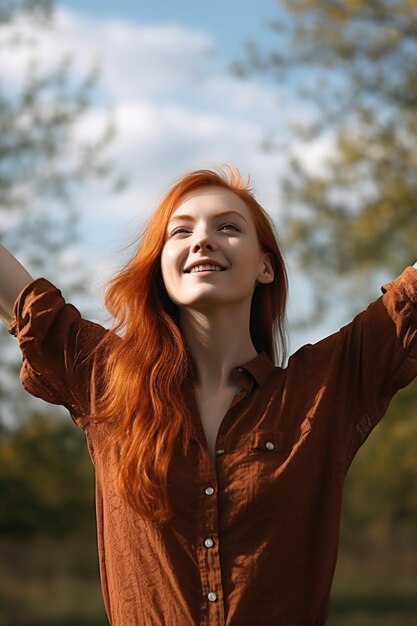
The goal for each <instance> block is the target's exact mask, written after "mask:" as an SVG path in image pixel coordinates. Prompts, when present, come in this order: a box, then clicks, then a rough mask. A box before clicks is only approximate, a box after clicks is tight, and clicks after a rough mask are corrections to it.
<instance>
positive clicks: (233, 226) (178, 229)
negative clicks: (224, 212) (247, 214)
mask: <svg viewBox="0 0 417 626" xmlns="http://www.w3.org/2000/svg"><path fill="white" fill-rule="evenodd" d="M226 226H231V227H232V228H234V229H235V230H237V231H239V229H238V227H237V226H235V225H234V224H223V225H222V226H220V228H226ZM186 230H187V229H186V228H184V226H178V228H175V229H174V230H173V231H172V233H171V235H176V234H178V233H179V232H181V231H186Z"/></svg>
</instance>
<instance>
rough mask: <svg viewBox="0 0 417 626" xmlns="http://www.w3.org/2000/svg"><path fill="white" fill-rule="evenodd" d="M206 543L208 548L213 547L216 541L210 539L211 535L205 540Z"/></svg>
mask: <svg viewBox="0 0 417 626" xmlns="http://www.w3.org/2000/svg"><path fill="white" fill-rule="evenodd" d="M204 545H205V546H206V548H211V547H212V546H214V541H213V539H210V537H208V538H207V539H206V540H205V541H204Z"/></svg>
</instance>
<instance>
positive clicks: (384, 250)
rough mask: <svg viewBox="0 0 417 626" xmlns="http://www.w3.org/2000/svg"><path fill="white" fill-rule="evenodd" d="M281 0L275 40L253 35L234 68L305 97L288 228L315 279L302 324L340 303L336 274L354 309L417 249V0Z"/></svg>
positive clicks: (288, 179) (294, 249)
mask: <svg viewBox="0 0 417 626" xmlns="http://www.w3.org/2000/svg"><path fill="white" fill-rule="evenodd" d="M277 4H278V5H279V10H278V19H275V20H271V21H270V22H269V28H271V29H272V30H273V31H274V32H275V33H276V37H277V45H276V48H274V50H272V51H269V52H264V51H261V50H260V48H259V46H258V45H257V44H256V42H254V41H250V42H248V43H247V44H246V52H247V56H246V58H245V60H242V61H237V62H235V63H234V64H233V68H232V69H233V71H234V72H235V73H236V74H238V75H240V76H242V77H247V76H249V75H250V74H252V73H261V74H269V75H271V74H272V75H273V76H274V77H275V78H276V79H277V81H278V82H279V84H280V86H281V87H280V88H281V89H283V88H282V85H285V84H288V83H285V81H284V79H285V78H291V85H292V86H294V85H295V87H294V91H291V92H290V88H288V91H287V92H286V93H287V97H288V98H290V99H292V98H295V99H296V100H297V103H298V105H300V103H303V107H302V112H303V116H304V119H303V120H302V122H300V121H299V120H298V121H297V122H293V123H291V121H290V128H291V133H290V135H291V138H290V141H289V142H288V145H287V151H288V152H287V154H288V162H289V174H288V175H286V176H285V177H284V180H283V196H284V202H283V205H284V206H285V212H284V215H283V231H284V232H283V240H284V241H285V243H286V245H287V246H288V250H289V251H291V254H292V255H293V256H294V258H295V261H296V262H297V263H298V265H299V266H300V267H301V268H302V270H303V271H304V272H305V273H306V274H307V275H308V276H309V277H310V278H311V280H312V283H313V284H314V286H315V287H316V288H315V289H314V295H315V308H314V311H313V313H312V315H311V316H308V317H306V318H304V320H301V323H300V325H306V324H310V323H311V322H313V321H317V320H320V319H321V317H322V315H323V313H324V311H325V310H326V309H327V308H328V306H329V305H330V306H331V305H332V303H334V301H335V286H337V284H339V285H341V286H342V288H343V294H344V296H343V297H344V300H345V301H346V302H348V303H350V304H351V312H358V310H359V309H360V308H362V307H363V305H364V304H365V303H366V302H368V301H369V292H370V287H369V286H370V285H372V284H374V283H376V284H378V285H379V281H380V280H381V279H382V280H383V281H384V282H385V280H390V277H391V276H392V277H394V276H397V275H398V274H399V273H401V271H402V270H403V269H404V267H406V266H407V265H412V264H413V263H414V262H415V260H416V259H417V245H416V241H417V193H416V192H417V177H416V165H417V153H416V150H415V145H416V143H417V3H416V2H415V0H374V1H373V2H366V0H281V1H279V2H278V3H277ZM292 88H293V87H291V89H292ZM284 89H285V87H284ZM298 110H300V109H299V107H298ZM273 144H274V142H271V145H270V146H269V148H270V149H273V147H274V145H273ZM314 145H324V146H327V156H326V158H325V160H324V162H323V163H322V168H321V171H317V169H316V168H313V169H312V168H311V167H309V166H308V165H306V164H305V162H304V160H303V150H302V147H304V148H305V147H308V146H310V147H312V146H314ZM292 146H296V147H295V148H294V147H292ZM384 272H385V273H384ZM377 295H380V294H379V293H378V294H377V293H376V295H375V297H377Z"/></svg>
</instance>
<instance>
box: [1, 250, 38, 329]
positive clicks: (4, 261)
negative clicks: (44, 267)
mask: <svg viewBox="0 0 417 626" xmlns="http://www.w3.org/2000/svg"><path fill="white" fill-rule="evenodd" d="M33 280H34V279H33V278H32V276H31V275H30V274H29V272H27V271H26V270H25V268H24V267H23V265H22V264H21V263H19V261H18V260H17V259H16V258H15V257H14V256H13V255H12V254H11V253H10V252H9V251H8V250H6V248H4V247H3V246H2V245H0V318H1V319H2V320H3V322H4V323H5V324H6V325H7V326H9V324H10V322H11V320H12V316H13V305H14V303H15V302H16V298H17V296H18V295H19V293H20V292H21V291H22V289H23V288H24V287H25V286H26V285H28V284H29V283H31V282H32V281H33Z"/></svg>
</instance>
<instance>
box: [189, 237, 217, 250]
mask: <svg viewBox="0 0 417 626" xmlns="http://www.w3.org/2000/svg"><path fill="white" fill-rule="evenodd" d="M199 248H202V249H203V250H204V249H205V248H210V250H213V249H215V248H216V244H215V242H214V240H213V238H212V237H211V236H210V235H209V234H208V233H202V234H200V235H196V237H195V239H194V243H193V245H192V250H193V252H195V251H196V250H198V249H199Z"/></svg>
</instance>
